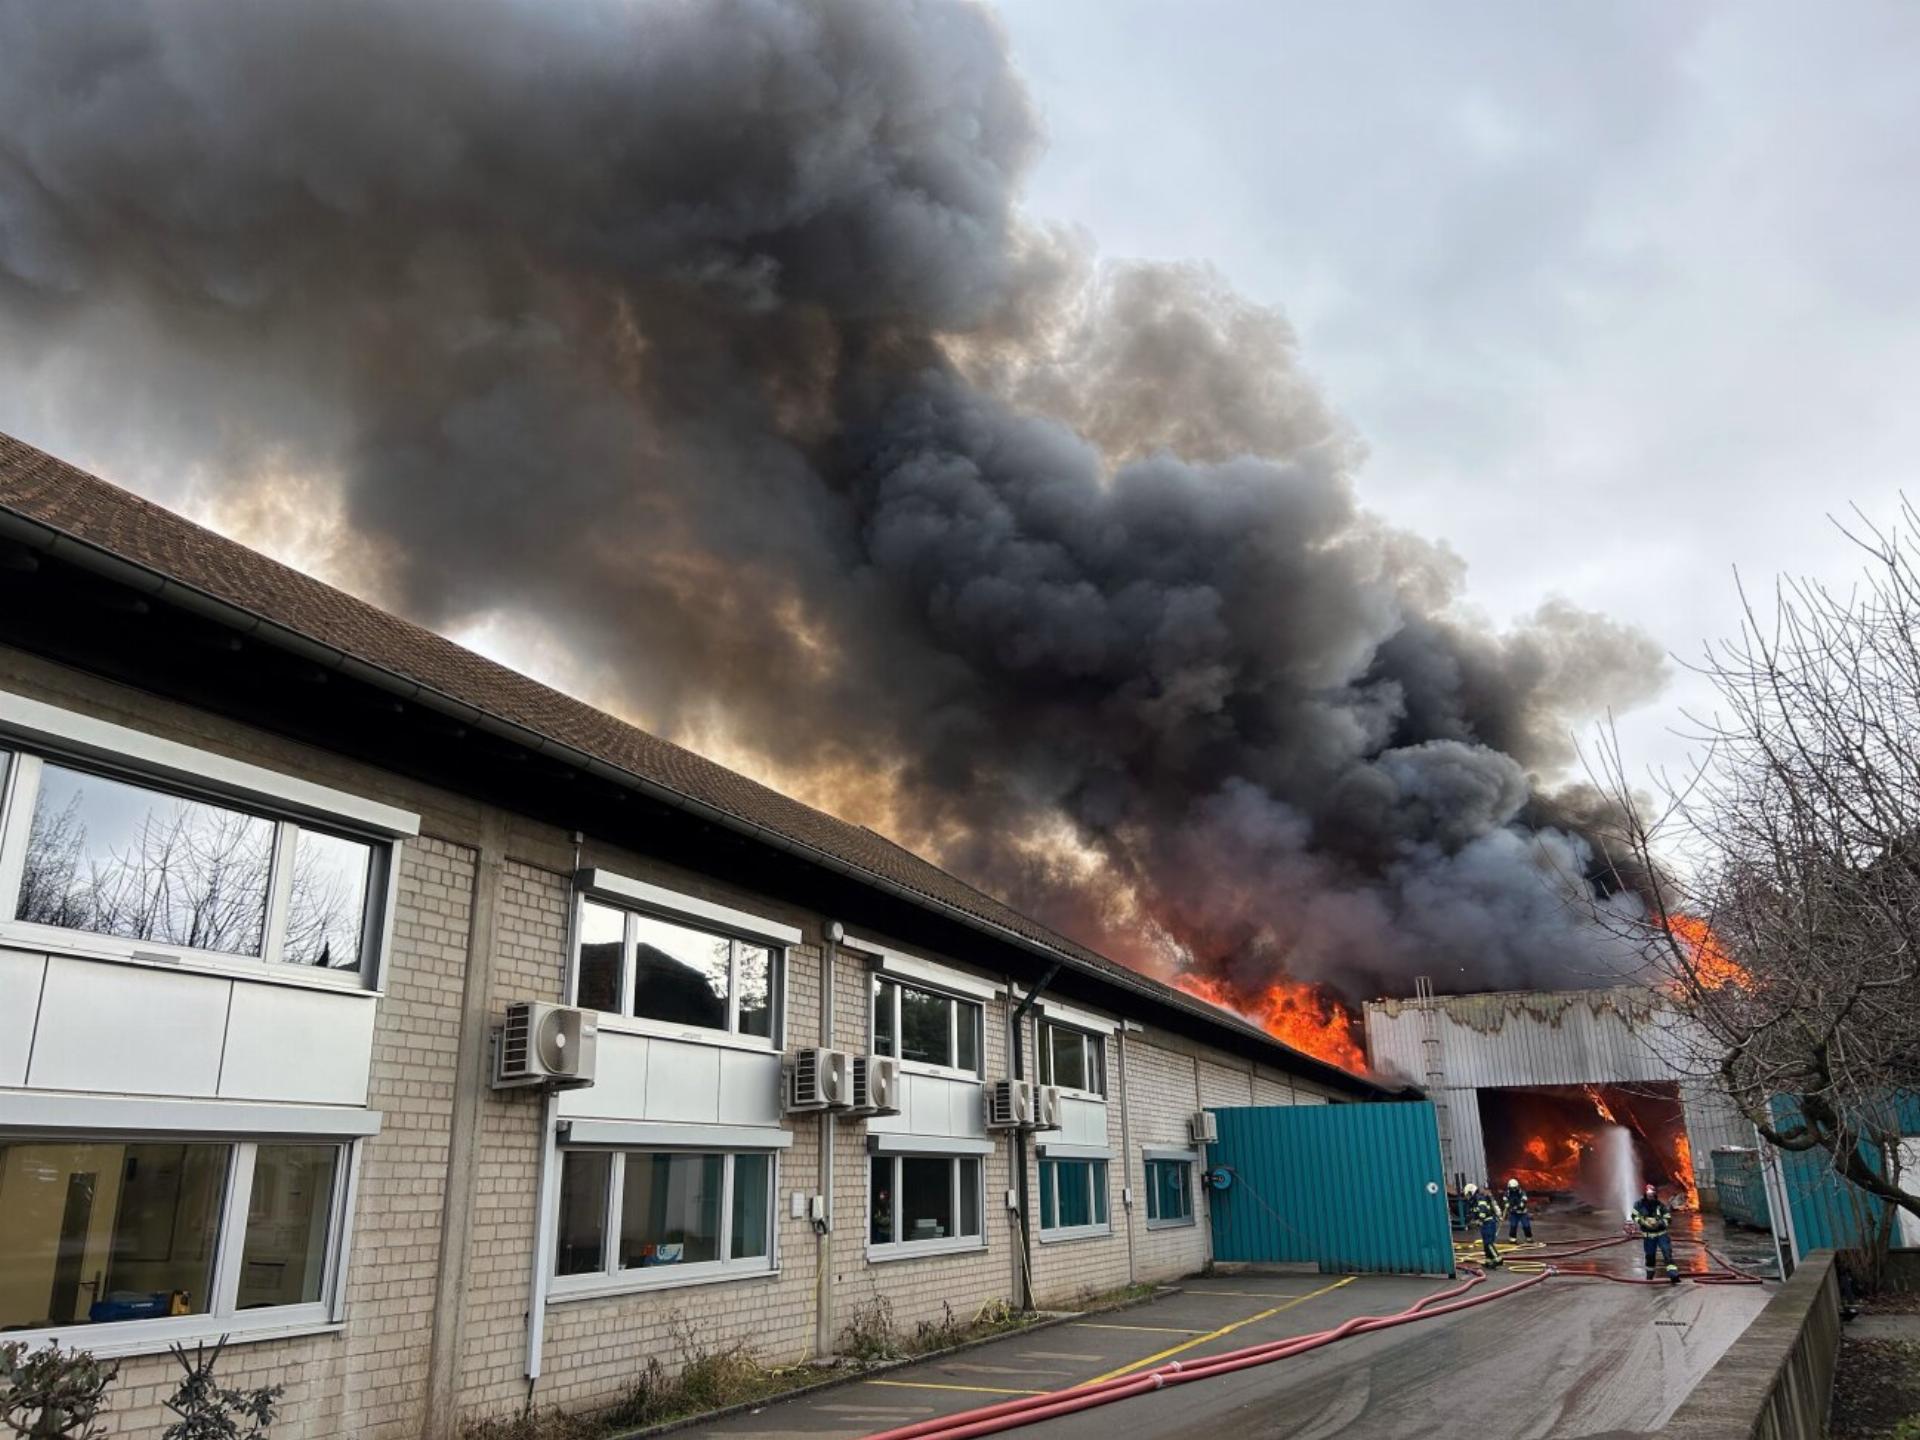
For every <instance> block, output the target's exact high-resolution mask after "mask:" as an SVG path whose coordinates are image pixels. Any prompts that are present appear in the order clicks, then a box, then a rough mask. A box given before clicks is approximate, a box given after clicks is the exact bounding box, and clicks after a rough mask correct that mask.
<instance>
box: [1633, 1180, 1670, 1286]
mask: <svg viewBox="0 0 1920 1440" xmlns="http://www.w3.org/2000/svg"><path fill="white" fill-rule="evenodd" d="M1632 1218H1633V1223H1634V1227H1635V1228H1636V1229H1638V1230H1639V1232H1640V1245H1641V1248H1642V1249H1644V1250H1645V1251H1646V1254H1647V1278H1648V1279H1649V1280H1651V1279H1653V1260H1654V1256H1656V1255H1658V1256H1659V1257H1660V1258H1661V1259H1663V1260H1665V1261H1666V1262H1667V1283H1668V1284H1669V1285H1678V1284H1679V1283H1680V1268H1679V1267H1678V1266H1677V1265H1675V1264H1674V1263H1673V1236H1672V1235H1671V1234H1669V1233H1668V1231H1669V1229H1670V1228H1671V1226H1672V1224H1673V1211H1672V1210H1670V1209H1668V1208H1667V1204H1666V1202H1665V1201H1664V1200H1662V1199H1661V1198H1660V1191H1659V1189H1658V1187H1656V1186H1653V1185H1649V1186H1647V1190H1646V1193H1645V1194H1644V1195H1642V1196H1641V1197H1640V1198H1639V1199H1638V1200H1636V1201H1634V1202H1633V1216H1632Z"/></svg>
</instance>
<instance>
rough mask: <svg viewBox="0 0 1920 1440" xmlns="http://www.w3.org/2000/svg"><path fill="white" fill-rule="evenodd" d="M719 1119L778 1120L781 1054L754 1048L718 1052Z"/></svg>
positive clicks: (741, 1121)
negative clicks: (758, 1050)
mask: <svg viewBox="0 0 1920 1440" xmlns="http://www.w3.org/2000/svg"><path fill="white" fill-rule="evenodd" d="M718 1118H719V1120H720V1123H721V1124H723V1125H778V1124H779V1123H780V1057H779V1056H778V1055H774V1054H771V1053H761V1052H757V1051H753V1050H722V1051H721V1052H720V1113H719V1117H718Z"/></svg>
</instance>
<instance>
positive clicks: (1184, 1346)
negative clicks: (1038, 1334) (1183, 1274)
mask: <svg viewBox="0 0 1920 1440" xmlns="http://www.w3.org/2000/svg"><path fill="white" fill-rule="evenodd" d="M1354 1278H1355V1277H1354V1276H1352V1275H1342V1276H1341V1277H1340V1278H1339V1279H1338V1280H1336V1281H1334V1282H1333V1283H1332V1284H1331V1285H1322V1286H1321V1287H1320V1288H1319V1289H1318V1290H1310V1291H1308V1292H1307V1293H1306V1294H1305V1295H1295V1296H1293V1297H1291V1298H1290V1299H1289V1300H1288V1301H1287V1302H1286V1303H1285V1304H1284V1305H1276V1306H1274V1307H1273V1308H1272V1309H1271V1310H1262V1311H1261V1312H1260V1313H1259V1314H1258V1315H1249V1316H1247V1318H1246V1319H1244V1320H1236V1321H1234V1322H1233V1323H1232V1324H1231V1325H1222V1326H1221V1327H1220V1328H1219V1329H1218V1330H1209V1331H1207V1332H1206V1334H1204V1335H1196V1336H1195V1337H1194V1338H1193V1339H1191V1340H1188V1341H1185V1342H1183V1343H1181V1344H1179V1345H1174V1346H1170V1347H1169V1348H1167V1349H1165V1350H1162V1351H1160V1352H1158V1353H1157V1354H1153V1355H1149V1356H1147V1357H1146V1358H1145V1359H1143V1360H1135V1361H1134V1362H1133V1363H1132V1364H1131V1365H1122V1366H1121V1367H1120V1368H1119V1369H1118V1370H1109V1371H1107V1373H1106V1374H1104V1375H1096V1376H1094V1377H1093V1379H1091V1380H1083V1381H1081V1382H1080V1383H1081V1384H1082V1385H1098V1384H1100V1383H1101V1382H1102V1381H1104V1380H1118V1379H1119V1378H1120V1377H1121V1376H1122V1375H1131V1374H1132V1373H1133V1372H1134V1371H1135V1370H1143V1369H1145V1368H1146V1367H1147V1366H1149V1365H1155V1364H1158V1363H1159V1362H1160V1361H1162V1360H1171V1359H1172V1358H1173V1357H1174V1356H1175V1355H1178V1354H1180V1353H1182V1352H1183V1351H1187V1350H1191V1349H1193V1347H1194V1346H1196V1345H1204V1344H1206V1343H1207V1342H1208V1341H1209V1340H1218V1339H1219V1338H1220V1337H1221V1336H1222V1335H1231V1334H1232V1333H1233V1332H1234V1331H1236V1330H1238V1329H1240V1328H1241V1327H1242V1326H1245V1325H1251V1324H1253V1322H1254V1321H1256V1320H1266V1319H1268V1318H1270V1317H1272V1316H1274V1315H1278V1314H1279V1313H1280V1312H1281V1311H1282V1310H1291V1309H1292V1308H1293V1307H1294V1306H1296V1305H1298V1304H1299V1303H1300V1302H1301V1301H1303V1300H1311V1299H1313V1298H1314V1297H1315V1296H1316V1295H1325V1294H1326V1293H1328V1292H1329V1291H1331V1290H1338V1289H1339V1288H1340V1287H1341V1286H1342V1285H1351V1284H1352V1283H1353V1282H1354ZM1199 1293H1201V1294H1214V1295H1218V1294H1223V1293H1225V1292H1223V1291H1218V1290H1214V1291H1201V1292H1199Z"/></svg>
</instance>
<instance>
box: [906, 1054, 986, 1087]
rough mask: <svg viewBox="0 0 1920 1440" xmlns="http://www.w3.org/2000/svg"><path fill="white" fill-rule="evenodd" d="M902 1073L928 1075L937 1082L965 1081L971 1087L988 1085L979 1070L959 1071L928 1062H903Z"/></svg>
mask: <svg viewBox="0 0 1920 1440" xmlns="http://www.w3.org/2000/svg"><path fill="white" fill-rule="evenodd" d="M900 1073H901V1074H902V1075H928V1076H931V1077H932V1078H934V1079H935V1080H963V1081H965V1082H966V1083H967V1084H969V1085H982V1084H985V1083H986V1082H985V1081H984V1080H982V1079H981V1078H980V1072H979V1071H978V1070H959V1069H956V1068H955V1067H953V1066H951V1065H935V1064H933V1063H932V1062H930V1061H927V1060H902V1061H901V1062H900Z"/></svg>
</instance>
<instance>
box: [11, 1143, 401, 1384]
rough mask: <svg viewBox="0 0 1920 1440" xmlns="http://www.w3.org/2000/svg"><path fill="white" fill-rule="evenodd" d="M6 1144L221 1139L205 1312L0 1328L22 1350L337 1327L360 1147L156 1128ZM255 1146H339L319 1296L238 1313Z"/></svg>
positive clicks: (253, 1336) (117, 1352)
mask: <svg viewBox="0 0 1920 1440" xmlns="http://www.w3.org/2000/svg"><path fill="white" fill-rule="evenodd" d="M0 1143H4V1144H10V1145H14V1144H17V1145H58V1144H63V1143H64V1144H73V1145H96V1144H97V1145H169V1144H187V1145H225V1146H227V1147H229V1149H228V1154H227V1179H226V1188H225V1190H224V1192H223V1193H222V1196H221V1206H220V1218H219V1220H218V1222H217V1230H216V1235H215V1240H214V1262H213V1281H212V1287H213V1303H212V1304H211V1305H210V1306H209V1307H208V1308H207V1311H206V1312H205V1313H204V1314H200V1315H178V1316H167V1317H164V1318H157V1319H152V1320H113V1321H107V1322H104V1323H102V1324H98V1325H90V1324H77V1325H55V1326H48V1327H46V1328H43V1329H38V1330H9V1331H5V1332H0V1333H4V1334H5V1336H6V1339H7V1340H9V1341H21V1342H24V1343H25V1344H26V1345H27V1346H28V1347H29V1348H33V1347H38V1346H40V1345H51V1344H58V1345H64V1346H67V1347H69V1348H72V1349H77V1350H86V1351H89V1352H90V1353H92V1354H94V1355H96V1356H99V1357H100V1358H102V1359H109V1358H115V1357H120V1356H129V1355H153V1354H163V1353H165V1352H166V1351H167V1350H168V1349H170V1348H172V1347H173V1346H174V1345H177V1344H189V1345H190V1344H195V1343H199V1342H203V1341H204V1342H211V1341H215V1340H218V1339H220V1338H221V1337H222V1336H230V1337H231V1338H232V1340H233V1341H234V1342H235V1343H245V1342H248V1341H255V1340H275V1339H280V1338H282V1337H284V1336H289V1335H311V1334H318V1333H321V1332H324V1331H329V1330H337V1329H339V1328H341V1326H342V1325H343V1324H344V1323H345V1320H346V1290H347V1287H346V1277H347V1262H348V1259H349V1252H350V1247H351V1243H352V1235H353V1207H354V1203H355V1198H356V1196H357V1195H358V1192H359V1178H360V1158H361V1156H360V1152H361V1150H362V1148H363V1147H362V1145H361V1144H360V1142H359V1141H358V1140H357V1139H355V1138H351V1137H344V1136H338V1135H274V1136H259V1137H253V1136H239V1135H222V1134H204V1133H195V1132H186V1131H158V1130H88V1131H83V1130H58V1131H53V1130H41V1129H34V1130H13V1129H8V1130H0ZM262 1145H308V1146H312V1145H331V1146H334V1147H335V1148H336V1149H338V1150H339V1151H340V1153H341V1163H340V1164H338V1165H336V1166H335V1167H334V1172H333V1193H332V1194H331V1195H330V1196H329V1197H328V1204H329V1206H330V1208H329V1210H328V1214H327V1262H326V1267H325V1270H324V1271H323V1273H322V1276H321V1281H320V1299H319V1300H317V1301H309V1302H306V1303H303V1304H298V1305H274V1306H264V1307H261V1308H258V1309H251V1310H241V1309H237V1308H236V1306H237V1304H238V1300H239V1292H240V1262H241V1258H242V1254H243V1251H244V1249H245V1246H246V1238H247V1213H248V1210H249V1209H250V1207H251V1201H252V1189H253V1170H254V1164H255V1162H256V1160H257V1158H258V1155H259V1147H260V1146H262Z"/></svg>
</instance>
